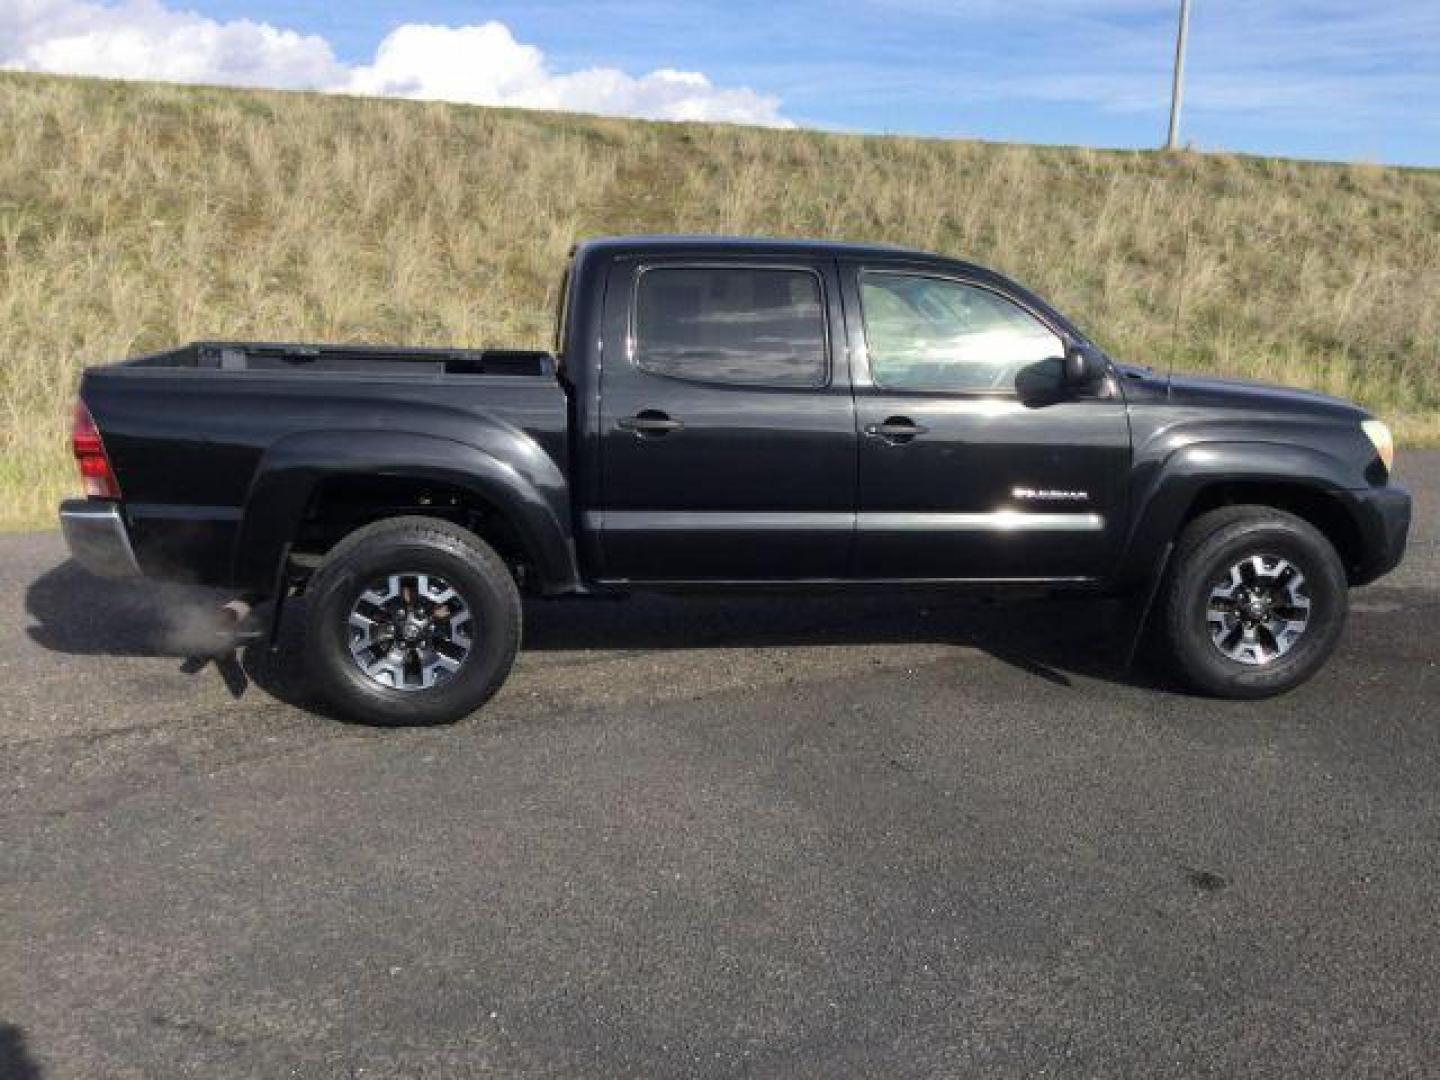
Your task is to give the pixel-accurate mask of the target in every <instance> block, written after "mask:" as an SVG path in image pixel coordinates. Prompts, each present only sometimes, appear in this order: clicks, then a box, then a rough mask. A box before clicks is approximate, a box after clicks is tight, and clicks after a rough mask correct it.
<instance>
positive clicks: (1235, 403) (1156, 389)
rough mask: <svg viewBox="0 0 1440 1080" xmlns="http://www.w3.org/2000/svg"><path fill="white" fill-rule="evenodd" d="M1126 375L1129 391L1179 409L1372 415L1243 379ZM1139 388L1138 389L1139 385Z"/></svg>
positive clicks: (1129, 370)
mask: <svg viewBox="0 0 1440 1080" xmlns="http://www.w3.org/2000/svg"><path fill="white" fill-rule="evenodd" d="M1120 367H1121V371H1122V373H1123V374H1124V375H1125V381H1126V390H1127V391H1130V390H1131V389H1132V387H1134V388H1136V389H1139V388H1140V387H1143V388H1144V390H1145V392H1146V396H1152V397H1155V398H1159V399H1167V400H1168V403H1169V404H1171V405H1173V406H1178V407H1180V408H1196V409H1218V410H1225V411H1231V412H1233V411H1241V412H1254V413H1265V414H1269V415H1272V416H1273V415H1285V416H1309V417H1314V418H1315V419H1330V420H1341V421H1351V422H1358V421H1360V420H1363V419H1365V418H1366V417H1368V416H1369V415H1370V414H1369V413H1368V412H1366V411H1365V410H1364V409H1362V408H1361V407H1360V406H1358V405H1356V404H1355V403H1354V402H1350V401H1345V400H1344V399H1343V398H1337V397H1331V396H1330V395H1328V394H1321V393H1317V392H1315V391H1313V390H1296V389H1293V388H1291V387H1288V386H1276V385H1274V384H1273V383H1260V382H1249V381H1246V380H1243V379H1219V378H1210V377H1201V376H1196V375H1176V376H1174V377H1173V378H1172V379H1170V380H1168V381H1169V393H1168V395H1167V393H1166V382H1167V380H1166V378H1165V376H1164V375H1161V374H1158V373H1157V372H1155V371H1154V370H1153V369H1150V368H1135V367H1132V366H1130V365H1120ZM1137 383H1138V384H1139V386H1137V385H1136V384H1137Z"/></svg>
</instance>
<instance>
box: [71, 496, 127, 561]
mask: <svg viewBox="0 0 1440 1080" xmlns="http://www.w3.org/2000/svg"><path fill="white" fill-rule="evenodd" d="M60 529H61V531H62V532H63V533H64V534H65V546H66V547H68V548H69V549H70V554H71V555H72V556H73V557H74V559H75V561H76V562H78V563H79V564H80V565H81V566H83V567H85V569H86V570H89V571H90V572H91V573H92V574H99V575H100V576H101V577H112V578H125V577H138V576H139V574H140V564H139V563H137V562H136V561H135V551H134V549H133V548H131V546H130V533H129V532H128V531H127V530H126V528H125V519H124V517H123V516H121V514H120V506H119V504H118V503H113V502H106V501H105V500H103V499H68V500H66V501H65V502H63V503H61V504H60Z"/></svg>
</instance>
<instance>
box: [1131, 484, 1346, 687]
mask: <svg viewBox="0 0 1440 1080" xmlns="http://www.w3.org/2000/svg"><path fill="white" fill-rule="evenodd" d="M1347 589H1348V583H1347V581H1346V578H1345V568H1344V566H1343V564H1342V563H1341V561H1340V557H1339V555H1337V554H1336V552H1335V549H1334V547H1332V546H1331V544H1330V542H1329V541H1328V540H1327V539H1326V538H1325V537H1324V535H1323V534H1322V533H1320V532H1319V531H1318V530H1317V529H1316V528H1315V527H1314V526H1313V525H1311V524H1310V523H1309V522H1307V521H1304V520H1303V519H1301V518H1298V517H1295V516H1294V515H1293V514H1287V513H1285V512H1284V511H1282V510H1276V509H1274V508H1273V507H1266V506H1232V507H1225V508H1223V509H1220V510H1214V511H1211V512H1210V513H1207V514H1204V515H1202V516H1201V517H1199V518H1197V519H1195V520H1194V521H1193V522H1191V523H1190V524H1189V525H1188V526H1187V527H1186V529H1185V531H1184V532H1183V533H1182V534H1181V537H1180V540H1179V542H1178V543H1177V545H1176V548H1175V555H1174V558H1173V560H1172V563H1171V567H1170V571H1169V577H1168V581H1167V584H1166V587H1165V589H1164V591H1163V593H1162V603H1161V609H1160V618H1159V620H1158V629H1159V630H1160V633H1161V636H1162V639H1163V645H1164V647H1165V651H1166V653H1167V654H1168V658H1169V660H1170V662H1171V666H1172V667H1173V668H1174V669H1175V671H1176V673H1177V674H1178V675H1179V676H1180V677H1181V678H1182V679H1183V680H1184V681H1185V682H1186V683H1188V684H1189V685H1190V686H1191V687H1193V688H1195V689H1197V690H1200V691H1202V692H1204V693H1208V694H1213V695H1215V696H1217V697H1228V698H1260V697H1269V696H1271V695H1274V694H1281V693H1284V692H1285V691H1287V690H1291V689H1293V688H1294V687H1296V686H1298V685H1300V683H1302V682H1304V681H1305V680H1306V679H1308V678H1310V676H1312V675H1314V674H1315V672H1316V671H1318V670H1319V669H1320V667H1321V666H1322V665H1323V664H1324V663H1325V661H1326V660H1327V659H1328V658H1329V656H1330V654H1331V653H1332V652H1333V651H1334V650H1335V646H1336V644H1337V643H1338V642H1339V640H1340V632H1341V630H1342V629H1343V628H1344V625H1345V615H1346V611H1347V608H1348V603H1349V597H1348V593H1347Z"/></svg>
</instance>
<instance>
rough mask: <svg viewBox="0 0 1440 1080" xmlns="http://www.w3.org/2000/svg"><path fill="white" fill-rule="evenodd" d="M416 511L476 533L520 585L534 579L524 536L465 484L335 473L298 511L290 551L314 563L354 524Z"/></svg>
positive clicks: (300, 560)
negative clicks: (339, 474)
mask: <svg viewBox="0 0 1440 1080" xmlns="http://www.w3.org/2000/svg"><path fill="white" fill-rule="evenodd" d="M417 514H418V515H423V516H425V517H434V518H441V519H442V520H445V521H449V522H452V523H454V524H456V525H459V526H460V527H461V528H463V529H468V530H470V531H471V532H473V533H474V534H475V535H476V536H479V537H480V538H481V539H482V540H484V541H485V542H486V543H487V544H489V545H490V546H491V547H492V548H494V549H495V552H496V553H497V554H498V555H499V556H500V557H501V558H502V559H504V560H505V562H506V564H507V565H508V566H509V567H510V569H511V572H512V573H513V574H514V575H515V578H516V581H517V582H518V583H519V584H520V585H521V586H522V587H524V586H526V585H528V584H530V583H532V582H533V581H534V580H535V579H536V576H537V575H536V566H535V561H534V558H533V556H532V554H531V552H530V549H529V546H528V545H527V543H526V541H525V538H524V536H523V535H522V534H521V532H520V530H519V529H517V528H516V527H515V524H514V522H513V521H511V520H510V518H509V517H507V516H506V514H505V513H504V512H503V511H502V510H501V509H500V508H499V507H498V506H496V505H495V504H494V503H492V502H490V501H488V500H487V499H485V498H483V497H482V496H479V495H476V494H475V493H474V492H473V491H470V490H468V489H466V488H462V487H458V486H456V485H453V484H446V483H439V482H431V481H427V480H420V479H413V478H409V477H391V476H338V477H332V478H330V479H328V480H324V481H322V482H321V483H320V484H318V485H317V486H316V488H315V491H314V492H313V494H312V495H311V497H310V502H309V503H308V504H307V506H306V508H305V513H304V514H303V515H302V516H301V519H300V528H299V531H298V534H297V536H296V538H295V540H294V542H293V544H292V547H291V555H292V557H294V559H295V561H296V562H297V563H299V564H301V565H302V566H303V565H305V564H307V563H308V564H311V565H313V564H316V563H318V562H319V559H320V557H321V556H323V555H324V554H325V553H326V552H327V551H329V550H330V549H331V548H332V547H334V546H335V545H336V544H337V543H339V542H340V540H342V539H343V538H344V537H346V536H348V535H350V534H351V533H352V532H354V531H355V530H356V529H359V528H362V527H363V526H365V525H369V524H371V523H372V522H376V521H382V520H384V519H385V518H392V517H402V516H409V515H417Z"/></svg>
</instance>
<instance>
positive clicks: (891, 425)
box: [865, 416, 930, 442]
mask: <svg viewBox="0 0 1440 1080" xmlns="http://www.w3.org/2000/svg"><path fill="white" fill-rule="evenodd" d="M929 430H930V429H929V428H928V427H926V426H925V425H924V424H917V423H915V421H913V420H911V419H910V418H909V417H908V416H892V417H889V418H888V419H887V420H886V421H885V422H884V423H883V424H866V425H865V434H866V435H873V436H874V437H875V438H877V439H886V440H888V441H889V442H909V441H910V440H911V439H913V438H915V436H916V435H924V434H925V433H926V432H927V431H929Z"/></svg>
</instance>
